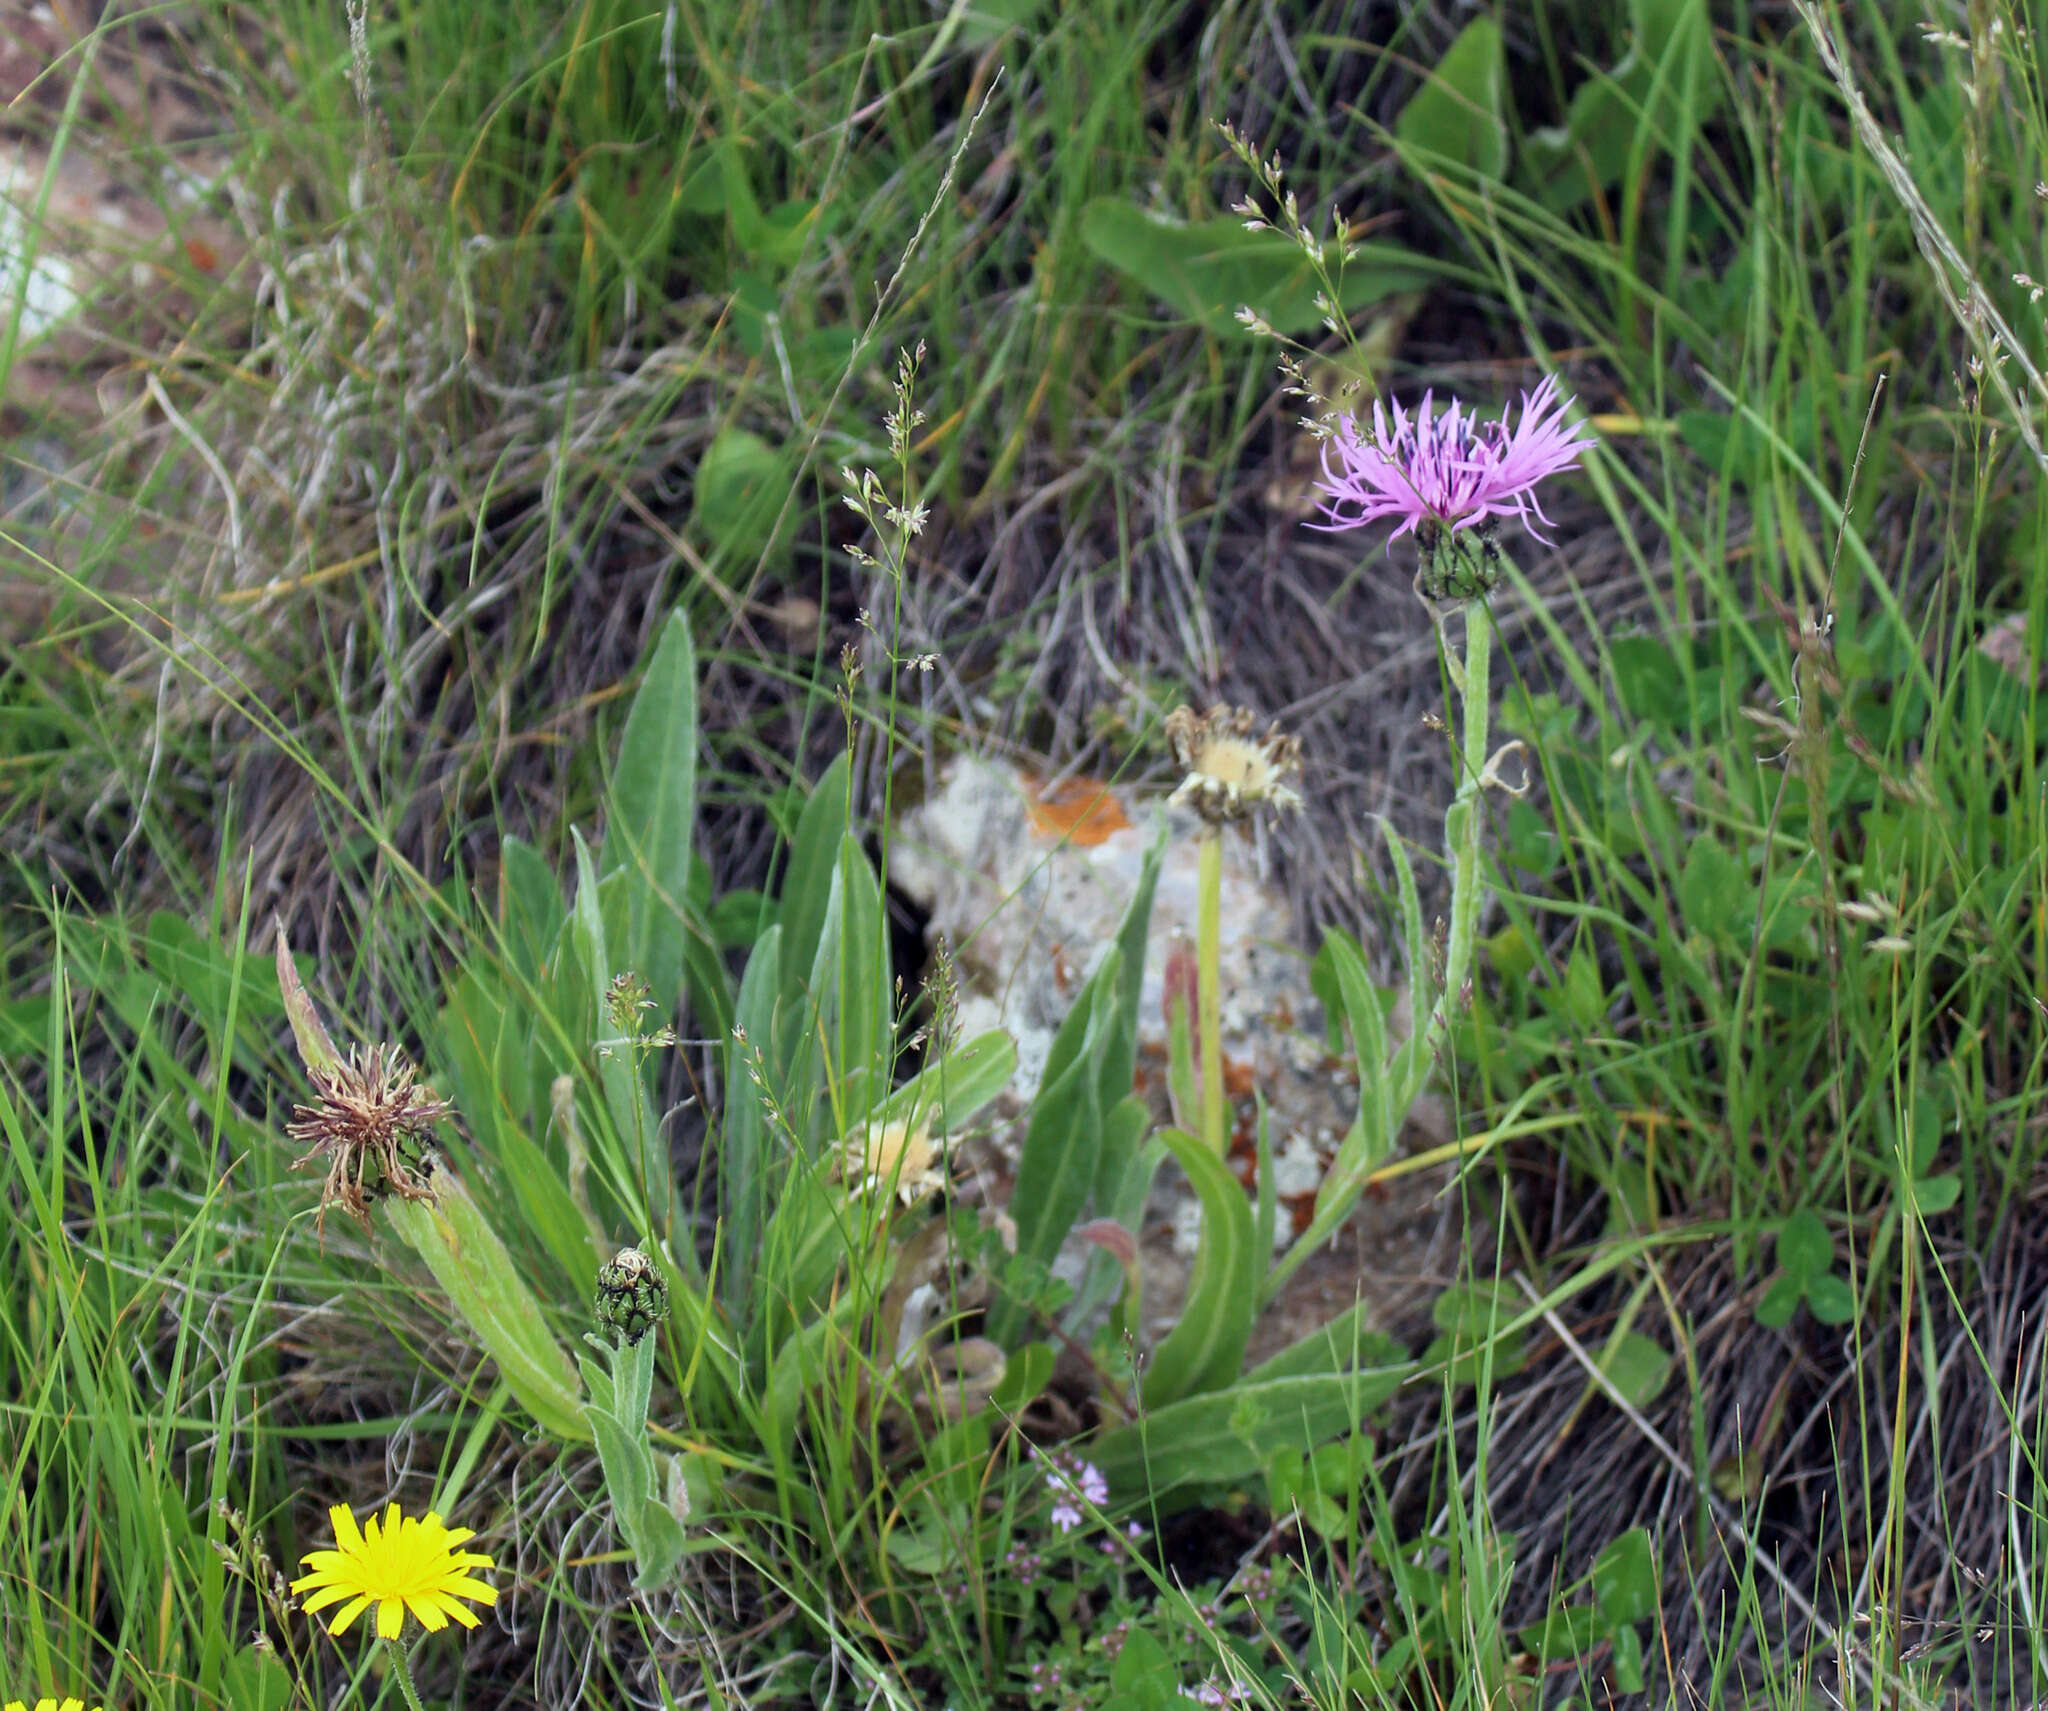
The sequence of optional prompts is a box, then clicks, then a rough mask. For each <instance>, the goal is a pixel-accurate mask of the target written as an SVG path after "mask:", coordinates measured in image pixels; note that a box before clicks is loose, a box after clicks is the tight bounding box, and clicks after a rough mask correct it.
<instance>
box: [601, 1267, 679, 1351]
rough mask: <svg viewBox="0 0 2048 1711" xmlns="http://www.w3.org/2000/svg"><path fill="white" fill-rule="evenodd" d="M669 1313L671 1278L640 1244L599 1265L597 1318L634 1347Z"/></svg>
mask: <svg viewBox="0 0 2048 1711" xmlns="http://www.w3.org/2000/svg"><path fill="white" fill-rule="evenodd" d="M667 1317H668V1279H667V1278H665V1277H663V1276H662V1275H661V1272H660V1270H659V1269H658V1268H657V1267H656V1265H655V1263H654V1261H653V1260H651V1259H649V1258H648V1257H647V1255H646V1254H644V1253H642V1252H641V1251H640V1250H639V1249H638V1248H621V1249H619V1251H618V1252H617V1253H616V1254H615V1255H613V1257H612V1258H611V1260H610V1261H609V1262H608V1263H607V1264H605V1265H601V1266H599V1267H598V1268H597V1322H598V1324H600V1325H601V1326H603V1327H604V1329H605V1330H607V1331H609V1332H612V1333H613V1334H615V1335H617V1336H618V1337H620V1338H622V1339H623V1340H624V1341H625V1343H626V1344H627V1345H628V1346H629V1347H630V1346H631V1345H632V1344H634V1343H637V1342H638V1341H639V1340H640V1339H641V1338H642V1337H644V1336H646V1335H647V1333H648V1332H649V1331H651V1330H653V1329H654V1327H655V1326H657V1325H659V1324H660V1323H661V1322H662V1320H664V1319H666V1318H667Z"/></svg>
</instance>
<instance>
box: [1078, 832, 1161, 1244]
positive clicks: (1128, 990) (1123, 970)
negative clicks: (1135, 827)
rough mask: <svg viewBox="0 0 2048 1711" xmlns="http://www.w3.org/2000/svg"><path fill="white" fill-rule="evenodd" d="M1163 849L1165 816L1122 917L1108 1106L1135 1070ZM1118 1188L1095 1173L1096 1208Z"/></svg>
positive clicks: (1105, 1069) (1103, 1092)
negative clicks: (1153, 913) (1139, 1020)
mask: <svg viewBox="0 0 2048 1711" xmlns="http://www.w3.org/2000/svg"><path fill="white" fill-rule="evenodd" d="M1165 855H1166V826H1165V824H1164V822H1162V823H1161V825H1160V828H1159V835H1158V836H1157V837H1156V838H1154V839H1153V840H1152V847H1151V848H1150V849H1149V850H1147V851H1146V852H1145V861H1144V865H1143V866H1142V867H1141V868H1140V869H1139V870H1138V884H1137V888H1136V889H1135V890H1134V891H1133V892H1132V893H1131V901H1130V904H1129V906H1128V907H1126V908H1125V910H1124V918H1123V920H1122V921H1121V922H1120V923H1119V924H1118V926H1117V930H1116V948H1117V951H1118V953H1119V956H1120V958H1121V962H1120V964H1119V975H1118V978H1117V981H1116V983H1115V991H1114V1008H1113V1011H1112V1013H1111V1016H1110V1024H1111V1028H1110V1034H1109V1038H1108V1039H1107V1040H1105V1041H1104V1042H1103V1048H1102V1085H1101V1089H1100V1098H1101V1100H1102V1109H1103V1110H1104V1111H1113V1110H1115V1109H1116V1106H1117V1103H1118V1101H1120V1100H1122V1099H1124V1098H1125V1097H1127V1096H1128V1095H1129V1093H1130V1091H1131V1086H1132V1083H1133V1081H1134V1079H1135V1077H1136V1075H1137V1070H1138V1002H1139V999H1140V998H1141V996H1142V995H1143V993H1144V990H1145V945H1146V941H1147V940H1148V939H1149V938H1150V936H1151V932H1152V899H1153V896H1154V894H1155V893H1156V892H1157V891H1158V889H1159V866H1160V863H1161V861H1162V860H1163V859H1164V858H1165ZM1112 1168H1113V1169H1115V1170H1117V1171H1118V1173H1119V1174H1120V1172H1121V1161H1112ZM1116 1188H1117V1180H1116V1178H1114V1177H1112V1178H1104V1177H1102V1176H1100V1175H1098V1176H1097V1178H1096V1182H1095V1204H1096V1209H1097V1210H1098V1211H1100V1210H1102V1209H1103V1208H1104V1207H1105V1205H1106V1203H1107V1201H1108V1200H1109V1198H1110V1196H1111V1195H1113V1194H1114V1193H1115V1191H1116Z"/></svg>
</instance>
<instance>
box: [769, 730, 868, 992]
mask: <svg viewBox="0 0 2048 1711" xmlns="http://www.w3.org/2000/svg"><path fill="white" fill-rule="evenodd" d="M849 771H850V769H849V765H848V762H847V759H846V756H845V755H843V754H842V755H840V756H838V757H837V758H836V759H834V761H833V762H832V764H831V765H830V766H828V767H827V768H826V769H825V775H824V777H822V778H820V779H819V780H818V782H817V783H816V784H815V785H813V786H812V787H811V794H810V799H809V800H808V801H806V802H805V803H804V810H803V812H802V813H801V814H799V815H798V816H797V822H796V836H795V837H794V838H792V839H791V840H790V845H789V871H788V872H787V873H786V874H785V875H784V876H783V881H782V901H781V904H780V906H779V907H780V911H781V921H782V946H783V951H782V956H783V962H782V981H783V990H784V995H785V996H786V997H788V998H789V999H791V1000H792V1001H795V1000H799V999H801V998H803V997H804V996H805V993H806V989H807V983H808V981H809V979H810V975H811V967H812V965H813V964H814V963H815V962H816V961H817V957H818V937H819V935H820V934H821V933H822V932H823V931H824V930H825V910H826V907H827V905H828V904H829V903H830V901H831V897H832V870H833V868H834V867H836V866H837V865H838V862H839V845H840V841H841V840H842V839H843V838H844V837H845V836H846V834H847V831H848V829H849V822H848V816H847V809H848V798H847V791H848V788H849ZM812 1002H813V1004H815V1003H816V1002H817V1000H816V998H815V997H814V998H813V999H812ZM791 1008H792V1010H795V1011H797V1012H798V1013H799V1014H801V1006H800V1005H798V1004H796V1003H795V1002H792V1005H791Z"/></svg>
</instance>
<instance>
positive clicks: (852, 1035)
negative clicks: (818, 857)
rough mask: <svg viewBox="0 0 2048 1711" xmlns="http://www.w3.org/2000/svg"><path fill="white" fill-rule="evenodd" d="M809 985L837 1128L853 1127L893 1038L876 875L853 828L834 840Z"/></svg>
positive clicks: (877, 1096)
mask: <svg viewBox="0 0 2048 1711" xmlns="http://www.w3.org/2000/svg"><path fill="white" fill-rule="evenodd" d="M811 989H812V992H813V994H814V995H815V996H816V998H817V1000H818V1004H819V1018H820V1026H821V1030H822V1033H823V1036H824V1038H825V1040H826V1042H827V1044H828V1046H829V1048H830V1052H831V1063H830V1066H829V1069H828V1074H829V1075H830V1078H831V1085H832V1099H833V1109H834V1115H835V1118H836V1122H837V1127H838V1129H839V1131H840V1133H842V1134H851V1133H853V1132H854V1131H855V1130H856V1129H858V1128H859V1127H860V1126H861V1125H862V1124H864V1123H865V1122H866V1121H867V1120H868V1114H869V1112H870V1111H871V1110H872V1109H873V1108H874V1106H875V1105H877V1104H878V1103H879V1102H880V1100H881V1098H882V1096H883V1095H884V1094H885V1093H886V1092H887V1090H888V1086H889V1072H890V1068H891V1065H892V1062H893V1054H892V1049H891V1048H892V1045H893V1041H894V1028H893V1026H892V1023H893V1020H894V1016H893V1005H892V1002H891V996H890V988H889V933H888V926H887V923H886V922H885V921H884V920H883V918H882V887H881V882H880V881H879V880H877V879H876V877H875V870H874V868H873V867H872V866H871V865H869V862H868V858H867V854H866V852H865V851H863V850H862V849H861V847H860V840H859V839H858V838H856V837H854V835H853V834H852V833H851V832H848V833H847V834H845V835H844V836H843V837H842V838H841V839H840V840H839V862H838V865H837V866H836V867H835V868H834V869H833V874H832V897H831V900H830V902H829V903H828V904H827V907H826V928H825V930H824V931H823V932H822V933H821V934H820V936H819V941H818V954H817V959H816V961H815V962H814V963H813V964H812V970H811Z"/></svg>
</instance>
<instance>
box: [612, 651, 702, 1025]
mask: <svg viewBox="0 0 2048 1711" xmlns="http://www.w3.org/2000/svg"><path fill="white" fill-rule="evenodd" d="M696 815H697V654H696V649H695V648H694V647H693V646H692V644H691V641H690V626H689V621H688V620H687V619H686V618H685V617H684V616H683V614H682V613H681V612H677V613H675V614H674V615H673V616H672V617H670V619H669V621H668V623H667V624H666V625H665V626H664V627H663V629H662V633H661V641H660V643H659V644H658V645H657V646H656V647H655V650H654V659H653V661H652V662H651V663H650V664H649V666H648V668H647V675H646V677H644V678H643V679H642V680H641V683H640V689H639V692H638V693H637V694H635V695H634V697H633V710H632V711H631V712H630V713H628V714H627V715H626V731H625V735H624V737H623V738H621V740H620V743H619V764H618V767H617V769H616V770H615V771H614V772H613V773H612V787H611V793H610V798H609V804H608V807H607V810H606V815H605V838H604V867H603V872H604V873H605V874H607V875H609V874H613V873H617V874H621V875H623V876H624V881H623V883H624V886H625V916H626V931H625V936H624V939H623V942H621V943H619V944H616V945H613V946H612V947H611V951H612V955H613V957H614V959H615V960H616V969H615V970H614V971H613V972H617V971H618V970H631V971H632V972H633V973H635V974H638V975H640V976H641V977H642V978H643V979H645V980H646V982H647V984H648V985H649V987H651V988H652V989H653V992H654V1001H655V1003H656V1004H657V1005H659V1006H660V1007H661V1013H662V1015H663V1017H664V1018H666V1016H667V1015H668V1014H670V1013H671V1012H672V1011H673V1009H674V1007H675V1002H676V998H677V996H678V994H679V993H680V991H681V988H682V976H683V945H684V940H685V938H686V936H687V934H688V931H689V927H688V920H687V915H688V910H687V902H686V899H687V894H688V891H689V880H690V843H691V837H692V834H693V832H694V830H695V826H696Z"/></svg>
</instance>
